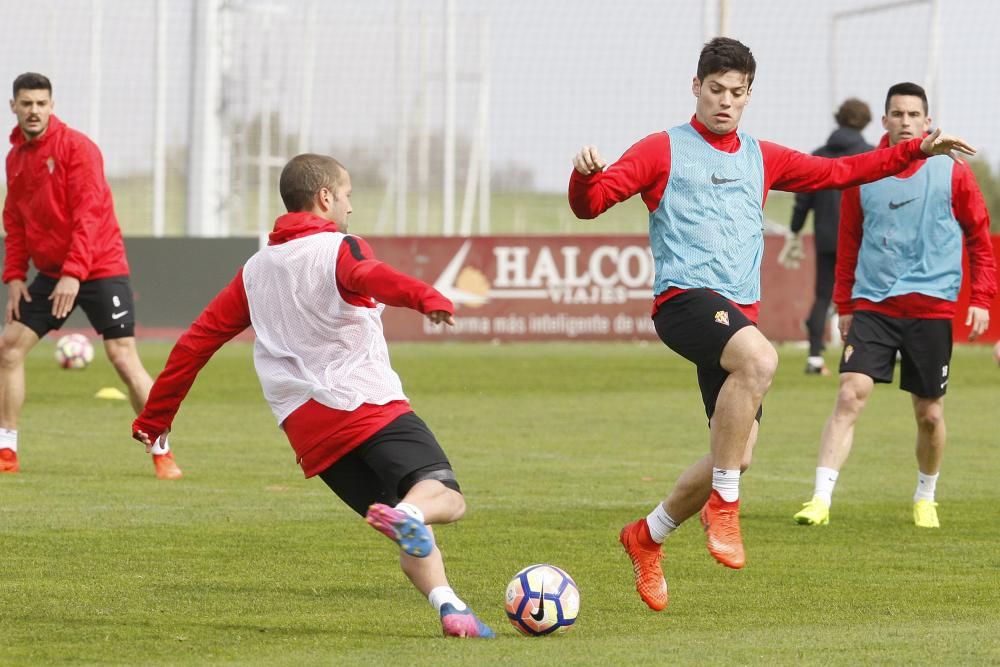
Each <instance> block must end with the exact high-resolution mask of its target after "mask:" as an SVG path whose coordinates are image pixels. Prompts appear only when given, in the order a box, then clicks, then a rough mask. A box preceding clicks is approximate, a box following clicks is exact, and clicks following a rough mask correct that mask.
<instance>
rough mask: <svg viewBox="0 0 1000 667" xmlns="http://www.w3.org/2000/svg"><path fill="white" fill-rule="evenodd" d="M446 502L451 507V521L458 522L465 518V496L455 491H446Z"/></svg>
mask: <svg viewBox="0 0 1000 667" xmlns="http://www.w3.org/2000/svg"><path fill="white" fill-rule="evenodd" d="M448 502H449V504H450V505H451V520H452V521H458V520H459V519H461V518H462V517H463V516H465V496H463V495H462V494H461V493H459V492H458V491H456V490H455V489H448Z"/></svg>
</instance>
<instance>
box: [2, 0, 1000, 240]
mask: <svg viewBox="0 0 1000 667" xmlns="http://www.w3.org/2000/svg"><path fill="white" fill-rule="evenodd" d="M0 7H2V15H3V17H4V20H3V22H2V23H0V62H2V63H3V70H2V74H3V75H4V76H3V77H2V78H3V80H5V81H6V82H8V85H9V82H10V81H12V80H13V78H14V77H15V76H16V75H17V74H19V73H21V72H23V71H40V72H43V73H45V74H47V75H48V76H49V77H50V78H51V79H52V81H53V85H54V87H55V90H54V98H55V101H56V113H57V114H58V115H59V116H60V117H61V118H62V119H63V120H64V121H66V122H67V123H69V124H70V125H72V126H74V127H76V128H78V129H80V130H82V131H84V132H86V133H88V134H89V135H91V136H92V137H93V138H94V139H95V140H96V141H97V142H98V144H99V145H100V146H101V148H102V150H103V152H104V157H105V163H106V169H107V173H108V176H109V179H110V181H111V184H112V188H113V190H114V194H115V199H116V206H117V210H118V214H119V218H120V220H121V223H122V227H123V228H124V230H125V231H126V233H127V234H130V235H149V234H154V233H155V234H159V233H164V234H167V235H182V234H185V233H197V234H202V235H253V234H257V233H259V232H260V231H262V230H266V229H269V228H270V225H271V222H272V220H273V218H274V217H275V216H276V215H277V214H279V213H281V207H280V201H279V199H278V197H277V187H276V182H277V175H278V173H279V170H280V167H281V165H282V164H283V163H284V161H285V160H287V159H288V158H289V157H291V156H292V155H294V154H296V153H299V152H303V151H311V152H323V153H330V154H333V155H335V156H336V157H337V158H338V159H339V160H340V161H341V162H343V163H344V164H345V165H346V166H347V167H348V168H349V169H350V170H351V172H352V176H353V179H352V180H353V183H354V188H355V193H356V194H355V197H354V200H355V201H354V204H355V216H354V219H355V223H354V224H355V226H356V228H358V229H359V230H365V231H366V233H381V234H393V233H400V234H440V233H445V234H469V233H518V234H521V233H552V232H561V231H569V230H572V231H576V232H581V231H590V230H594V231H598V230H599V231H603V232H609V231H636V232H641V231H642V229H643V226H644V215H643V210H642V207H641V203H637V202H630V203H629V204H626V205H623V206H621V207H619V209H620V210H616V211H612V212H609V215H608V216H606V218H605V219H604V220H602V221H601V222H598V223H594V224H596V225H599V227H589V226H587V225H585V224H584V223H580V222H578V221H576V220H574V219H573V218H572V214H571V213H570V211H569V210H568V207H567V206H566V204H565V194H564V193H565V184H566V181H567V178H568V175H569V171H570V157H571V156H572V154H573V153H574V152H575V151H576V150H577V149H578V148H579V147H580V146H581V145H583V144H586V143H593V144H596V145H598V146H599V147H600V148H601V150H602V152H603V153H604V154H605V156H606V157H608V158H614V157H617V155H619V154H620V153H621V152H622V151H624V150H625V149H626V148H627V147H628V146H629V145H630V144H631V143H632V142H634V141H636V140H637V139H639V138H641V137H643V136H645V135H646V134H649V133H651V132H655V131H658V130H661V129H665V128H667V127H670V126H672V125H675V124H678V123H681V122H684V121H685V120H687V119H688V118H689V117H690V116H691V114H692V112H693V110H694V100H693V97H692V94H691V91H690V88H691V78H692V76H693V74H694V70H695V65H696V61H697V56H698V51H699V49H700V46H701V44H702V43H703V42H704V41H705V39H706V37H707V36H710V35H712V34H715V33H716V32H718V31H719V30H720V29H722V30H725V31H727V33H728V34H730V35H732V36H734V37H737V38H739V39H741V40H742V41H744V42H745V43H746V44H748V45H749V46H750V47H751V48H752V49H753V51H754V54H755V55H756V57H757V60H758V72H757V78H756V80H755V83H754V87H753V97H752V102H751V104H750V106H749V107H748V109H747V111H746V114H745V116H744V120H743V124H742V127H743V129H744V130H746V131H748V132H751V133H753V134H755V135H756V136H758V137H760V138H764V139H769V140H773V141H777V142H779V143H783V144H786V145H788V146H791V147H794V148H797V149H800V150H804V151H811V150H812V149H814V148H815V147H816V146H818V145H820V144H822V143H823V141H824V140H825V138H826V136H827V134H828V133H829V131H830V130H831V129H832V128H833V119H832V113H833V110H834V109H835V108H836V105H837V104H839V102H840V100H841V99H843V98H845V97H848V96H857V97H861V98H862V99H865V100H867V101H868V103H869V104H870V106H871V107H872V110H873V112H874V114H875V116H876V120H875V121H874V122H873V123H872V124H871V125H870V126H869V128H868V129H867V131H866V133H865V134H866V136H867V138H868V139H869V141H871V142H875V141H877V140H878V137H879V135H880V132H881V128H880V126H879V123H878V120H877V118H878V116H879V115H880V112H881V108H882V102H883V99H884V94H885V90H886V88H887V87H888V86H889V85H891V84H892V83H895V82H897V81H902V80H913V81H916V82H918V83H922V84H924V85H926V86H927V87H928V88H929V90H930V91H931V101H932V109H931V115H932V117H933V118H934V119H935V121H936V122H940V124H941V125H942V126H943V127H945V128H946V129H947V130H948V131H951V132H954V133H957V134H960V135H962V136H965V137H966V138H967V139H969V140H970V141H971V142H972V143H973V144H975V145H977V146H978V147H980V149H981V150H982V156H983V158H982V159H983V164H982V165H980V166H979V167H978V169H979V174H980V178H981V181H982V182H983V185H984V189H985V190H987V192H988V197H992V199H991V202H993V203H994V204H995V203H1000V185H998V184H997V183H990V181H991V179H993V178H997V181H1000V177H997V176H996V175H997V174H998V172H1000V170H998V169H997V168H996V167H997V163H998V160H1000V126H997V125H996V123H993V122H992V117H991V116H990V112H991V111H992V108H993V107H994V106H995V103H996V101H997V99H998V97H997V94H996V93H995V92H993V90H992V88H991V85H990V82H989V80H988V75H984V74H983V73H982V72H983V71H984V69H985V70H987V71H988V67H989V66H990V65H991V64H992V63H994V62H998V61H1000V42H998V41H997V40H996V39H995V37H994V32H995V28H996V26H998V25H1000V9H998V8H997V6H996V5H995V3H993V2H991V1H990V0H951V1H950V2H947V3H945V2H939V1H938V0H896V1H888V2H876V1H871V0H868V1H864V0H842V1H838V2H833V1H830V2H808V3H805V2H801V1H799V0H730V1H728V2H726V1H723V2H719V1H718V0H709V1H707V2H706V1H703V0H676V1H671V2H663V1H662V0H626V1H625V2H620V3H606V2H597V1H596V0H593V1H592V0H546V1H544V2H529V1H528V0H481V1H478V2H469V1H465V2H463V1H462V0H435V1H431V0H367V1H366V2H364V3H360V2H354V1H352V0H325V1H322V2H321V1H319V0H228V1H225V2H224V1H223V0H74V1H66V0H35V2H33V3H30V4H24V3H16V2H13V0H2V1H0ZM984 66H985V67H984ZM10 120H11V126H13V116H11V117H10ZM196 130H198V131H196ZM157 178H159V179H161V182H162V183H163V190H162V193H163V194H162V196H160V195H155V194H154V193H155V192H156V187H155V183H156V179H157ZM192 184H194V187H193V186H192ZM991 188H993V191H992V192H993V194H990V189H991ZM193 198H198V199H199V200H204V201H202V202H201V203H202V205H201V206H200V207H199V206H194V205H192V199H193ZM783 206H786V204H783V203H782V197H781V196H780V195H777V196H772V198H771V200H770V201H769V215H770V216H771V217H773V218H776V219H778V220H781V221H784V220H785V219H787V218H785V213H786V211H785V209H783V208H782V207H783ZM994 217H997V218H1000V211H997V210H994Z"/></svg>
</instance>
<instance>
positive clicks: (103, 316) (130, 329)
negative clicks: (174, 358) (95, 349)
mask: <svg viewBox="0 0 1000 667" xmlns="http://www.w3.org/2000/svg"><path fill="white" fill-rule="evenodd" d="M57 282H59V281H58V280H57V279H55V278H50V277H49V276H46V275H43V274H41V273H39V274H38V275H37V276H35V279H34V280H32V281H31V284H30V285H28V294H30V295H31V302H30V303H29V302H28V301H25V300H24V299H21V306H20V307H21V317H19V318H15V319H16V320H17V321H18V322H20V323H21V324H23V325H24V326H26V327H28V328H29V329H31V330H32V331H34V332H35V333H36V334H38V337H39V338H43V337H44V336H45V334H47V333H48V332H50V331H55V330H57V329H59V328H61V327H62V325H63V324H65V323H66V317H69V315H67V316H66V317H63V318H57V317H55V316H53V315H52V302H51V301H49V295H51V294H52V290H54V289H55V288H56V283H57ZM77 306H80V307H81V308H83V312H84V313H86V315H87V319H88V320H89V321H90V324H91V326H93V327H94V331H96V332H97V333H98V334H100V335H101V336H103V337H104V339H105V340H111V339H112V338H126V337H128V336H134V335H135V304H134V303H133V302H132V286H131V285H130V284H129V279H128V276H115V277H113V278H98V279H97V280H86V281H84V282H82V283H80V292H79V293H78V294H77V295H76V301H74V302H73V309H75V308H76V307H77ZM73 309H70V312H71V313H72V312H73Z"/></svg>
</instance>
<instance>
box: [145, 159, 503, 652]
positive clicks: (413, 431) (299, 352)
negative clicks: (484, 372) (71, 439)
mask: <svg viewBox="0 0 1000 667" xmlns="http://www.w3.org/2000/svg"><path fill="white" fill-rule="evenodd" d="M280 190H281V198H282V201H284V203H285V208H286V209H288V213H287V214H286V215H283V216H281V217H280V218H278V219H277V221H275V223H274V230H273V231H272V232H271V235H270V239H269V243H268V245H267V247H265V248H264V249H262V250H260V251H259V252H258V253H256V254H255V255H254V256H253V257H251V258H250V259H249V260H247V263H246V264H245V265H244V266H243V268H242V269H240V271H239V272H238V273H237V274H236V277H235V278H233V280H232V282H230V283H229V285H227V286H226V287H224V288H223V289H222V291H221V292H219V293H218V295H216V297H215V298H214V299H213V300H212V301H211V303H209V304H208V306H206V307H205V310H204V311H202V313H201V315H199V316H198V318H197V319H196V320H195V321H194V323H193V324H192V325H191V327H190V328H189V329H188V330H187V331H186V332H185V333H184V334H183V335H182V336H181V337H180V339H179V340H178V341H177V344H176V345H175V346H174V349H173V350H172V351H171V353H170V357H169V358H168V359H167V365H166V367H165V368H164V369H163V372H162V373H160V375H159V377H157V379H156V382H155V383H154V384H153V389H152V391H150V394H149V401H148V402H147V403H146V407H145V408H144V409H143V411H142V413H141V414H140V415H139V417H138V418H137V419H136V420H135V423H134V424H133V427H132V428H133V437H135V438H136V439H137V440H139V441H141V442H143V443H144V444H145V445H146V446H147V447H149V446H150V444H151V443H152V442H153V441H154V440H155V439H156V437H157V436H159V435H160V434H163V433H166V432H167V431H168V430H169V429H170V425H171V423H172V422H173V419H174V415H175V414H176V413H177V410H178V408H179V407H180V404H181V401H182V400H183V399H184V397H185V396H186V395H187V392H188V390H189V389H190V388H191V385H192V384H193V383H194V380H195V377H196V376H197V374H198V371H199V370H201V368H202V367H203V366H204V365H205V364H206V363H207V362H208V360H209V359H210V358H211V357H212V355H213V354H214V353H215V351H216V350H218V349H219V348H220V347H221V346H222V345H223V344H224V343H225V342H226V341H228V340H230V339H232V338H233V336H235V335H236V334H238V333H240V332H241V331H243V330H244V329H246V328H247V327H253V330H254V334H255V335H256V342H255V343H254V366H255V368H256V370H257V376H258V378H259V379H260V384H261V387H262V389H263V390H264V398H265V399H267V402H268V404H269V405H270V406H271V411H272V412H273V413H274V416H275V419H276V421H277V422H278V424H279V426H280V427H281V429H282V430H283V431H284V433H285V435H286V436H287V438H288V441H289V443H290V444H291V446H292V449H293V450H295V456H296V459H297V460H298V463H299V465H301V466H302V470H303V472H304V473H305V475H306V477H312V476H314V475H319V477H320V478H321V479H322V480H323V481H324V482H326V484H327V485H328V486H329V487H330V489H332V490H333V491H334V492H335V493H336V494H337V495H338V496H340V498H341V499H342V500H343V501H344V502H345V503H347V504H348V505H349V506H350V507H351V509H353V510H354V511H355V512H357V513H358V514H360V515H362V516H365V518H366V520H367V521H368V523H369V524H371V525H372V526H373V527H374V528H375V529H377V530H378V531H379V532H381V533H383V534H385V535H386V536H388V537H389V538H390V539H392V540H393V541H395V542H396V543H397V544H398V545H399V547H400V549H401V551H400V565H401V566H402V568H403V572H404V573H405V574H406V576H407V577H409V579H410V581H411V582H412V583H413V585H414V586H415V587H416V588H417V589H418V590H419V591H420V592H421V593H423V594H424V595H426V596H427V598H428V600H429V601H430V603H431V605H433V606H434V608H435V609H436V610H437V611H438V613H439V615H440V617H441V625H442V628H443V630H444V634H445V635H447V636H454V637H482V638H489V637H492V636H493V631H492V630H491V629H490V628H488V627H487V626H486V625H484V624H483V623H482V622H480V621H479V619H478V618H477V617H476V615H475V614H474V613H472V610H471V609H469V608H468V607H467V606H466V605H465V603H464V602H462V600H460V599H459V598H458V597H457V596H456V595H455V592H454V591H453V590H452V589H451V587H450V586H449V584H448V579H447V577H446V576H445V570H444V561H443V559H442V557H441V552H440V550H438V548H437V546H436V545H435V544H434V537H433V534H432V533H431V530H430V528H429V526H428V524H434V523H451V522H453V521H457V520H458V519H460V518H461V517H462V515H463V514H464V513H465V500H464V499H463V496H462V493H461V490H460V488H459V486H458V481H457V480H456V478H455V473H454V472H453V471H452V468H451V464H450V463H449V462H448V458H447V456H445V453H444V451H442V449H441V446H440V445H439V444H438V442H437V440H436V439H435V438H434V434H433V433H431V431H430V429H428V428H427V425H426V424H424V422H423V421H422V420H421V419H420V418H419V417H417V416H416V415H415V414H414V412H413V410H412V408H410V404H409V401H408V400H407V398H406V395H405V394H403V387H402V385H401V383H400V381H399V377H398V376H397V375H396V373H395V371H393V369H392V367H391V366H390V365H389V351H388V349H387V346H386V341H385V337H384V335H383V333H382V319H381V313H382V310H383V309H384V308H385V305H383V304H386V305H390V306H402V307H405V308H412V309H414V310H417V311H419V312H421V313H423V314H424V315H426V316H427V318H428V319H429V320H430V321H431V322H434V323H435V324H440V323H446V324H449V325H452V324H454V320H453V318H452V315H453V312H454V306H453V305H452V303H451V301H449V300H448V299H447V298H445V297H444V296H443V295H442V294H441V293H440V292H438V291H437V290H435V289H434V288H433V287H431V286H430V285H427V284H425V283H423V282H421V281H419V280H417V279H416V278H412V277H410V276H408V275H406V274H403V273H400V272H399V271H397V270H396V269H394V268H392V267H391V266H389V265H388V264H385V263H383V262H380V261H378V260H377V259H375V257H374V255H373V254H372V251H371V248H370V247H369V246H368V244H367V243H365V241H364V240H362V239H361V238H359V237H357V236H348V235H347V234H346V232H347V218H348V216H349V215H350V214H351V211H352V209H351V202H350V196H351V178H350V175H349V174H348V173H347V170H346V169H344V168H343V166H341V165H340V163H339V162H337V161H336V160H334V159H333V158H331V157H327V156H323V155H312V154H305V155H299V156H297V157H295V158H293V159H292V160H291V161H290V162H289V163H288V164H287V165H285V168H284V169H283V170H282V172H281V179H280Z"/></svg>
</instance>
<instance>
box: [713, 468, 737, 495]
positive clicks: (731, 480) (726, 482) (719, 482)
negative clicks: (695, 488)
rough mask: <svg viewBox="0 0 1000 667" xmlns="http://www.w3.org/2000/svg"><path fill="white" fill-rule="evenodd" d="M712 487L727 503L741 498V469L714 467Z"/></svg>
mask: <svg viewBox="0 0 1000 667" xmlns="http://www.w3.org/2000/svg"><path fill="white" fill-rule="evenodd" d="M712 488H713V489H715V490H716V491H718V492H719V495H720V496H722V499H723V500H725V501H726V502H727V503H731V502H734V501H736V500H739V499H740V471H739V469H736V470H724V469H722V468H712Z"/></svg>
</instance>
